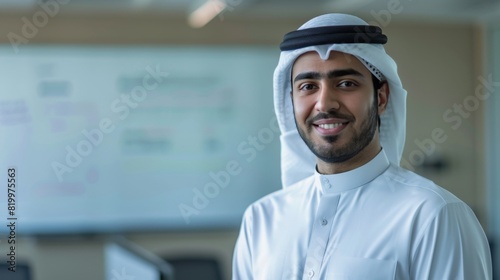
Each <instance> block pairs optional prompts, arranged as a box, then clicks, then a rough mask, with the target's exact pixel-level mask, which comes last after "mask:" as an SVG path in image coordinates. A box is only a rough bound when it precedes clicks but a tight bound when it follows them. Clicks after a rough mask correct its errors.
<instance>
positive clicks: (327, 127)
mask: <svg viewBox="0 0 500 280" xmlns="http://www.w3.org/2000/svg"><path fill="white" fill-rule="evenodd" d="M341 125H342V123H325V124H320V125H319V127H321V128H323V129H332V128H336V127H338V126H341Z"/></svg>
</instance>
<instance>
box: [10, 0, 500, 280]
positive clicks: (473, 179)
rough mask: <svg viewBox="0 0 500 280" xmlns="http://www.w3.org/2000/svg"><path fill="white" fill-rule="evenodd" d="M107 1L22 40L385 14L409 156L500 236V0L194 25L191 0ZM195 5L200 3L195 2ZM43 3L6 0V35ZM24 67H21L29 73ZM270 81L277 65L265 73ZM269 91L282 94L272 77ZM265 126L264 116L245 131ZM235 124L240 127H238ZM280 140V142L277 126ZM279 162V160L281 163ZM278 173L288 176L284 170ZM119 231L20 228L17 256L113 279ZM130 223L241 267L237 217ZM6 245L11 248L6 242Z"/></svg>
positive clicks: (250, 31) (216, 39)
mask: <svg viewBox="0 0 500 280" xmlns="http://www.w3.org/2000/svg"><path fill="white" fill-rule="evenodd" d="M49 2H50V1H49ZM68 2H69V1H68ZM89 2H90V1H89ZM104 2H105V4H98V3H96V2H94V1H92V3H94V4H84V3H83V2H82V1H75V2H74V3H73V2H69V3H68V4H60V5H59V6H60V11H59V12H58V13H57V14H55V15H54V16H53V17H52V16H51V17H49V20H48V22H47V24H46V25H44V26H43V27H40V28H38V31H37V32H36V34H35V35H34V36H33V37H32V38H28V42H26V43H22V44H20V45H19V49H20V50H21V51H22V50H23V48H30V47H37V46H42V45H43V46H49V47H50V46H54V47H60V46H70V47H71V46H73V47H75V46H76V47H96V46H97V47H103V46H104V47H117V48H120V47H124V46H126V47H134V48H142V47H144V48H145V49H146V48H151V47H153V48H171V47H180V48H184V47H186V46H210V47H214V48H219V47H220V48H228V47H230V48H240V47H245V48H252V47H255V48H269V49H272V48H277V46H278V44H279V42H280V41H281V39H282V36H283V34H284V33H286V32H288V31H290V30H293V29H295V28H297V27H298V26H299V25H300V24H302V23H303V22H304V21H306V20H308V19H309V18H311V17H313V16H315V15H318V14H321V13H327V12H349V13H353V14H355V15H359V16H361V17H363V18H364V19H366V20H367V21H368V22H371V23H375V24H377V25H379V26H381V27H382V28H383V30H384V33H386V34H387V35H388V37H389V42H388V44H387V45H386V50H387V52H388V53H389V54H390V55H391V56H392V57H393V58H394V59H395V61H396V62H397V63H398V71H399V73H400V76H401V79H402V82H403V85H404V86H405V88H406V89H407V91H408V117H407V119H408V121H407V138H406V147H405V153H404V156H403V159H404V162H403V166H405V167H407V168H410V169H414V170H415V171H416V172H418V173H420V174H422V175H424V176H426V177H429V178H431V179H432V180H434V181H435V182H436V183H438V184H439V185H441V186H443V187H444V188H446V189H448V190H450V191H451V192H452V193H454V194H455V195H457V196H458V197H459V198H461V199H462V200H464V201H465V202H466V203H467V204H469V205H470V206H471V207H472V209H473V210H474V211H475V213H476V215H477V216H478V218H479V220H480V222H481V223H482V225H483V226H484V228H485V230H486V232H487V233H488V235H489V237H490V238H491V239H492V241H494V242H495V241H496V242H497V243H498V238H499V237H500V230H499V228H500V222H499V221H498V219H499V217H500V215H494V213H499V209H498V207H497V206H496V205H495V202H496V201H497V200H498V194H499V191H498V188H500V187H499V185H500V179H499V177H498V176H499V175H498V164H499V163H498V162H499V156H500V153H499V149H498V148H497V147H495V143H499V142H498V141H499V140H500V135H499V133H500V132H499V130H498V122H499V120H500V118H499V115H498V110H499V109H500V101H499V99H498V97H496V96H495V95H497V94H498V85H495V84H494V83H493V85H492V86H490V87H486V86H484V80H486V81H488V77H491V79H492V80H493V81H500V70H499V68H500V60H499V56H498V54H497V52H495V49H498V46H500V36H499V35H498V34H499V32H500V31H499V29H500V28H499V22H498V20H496V18H498V15H500V9H499V4H498V3H496V2H494V1H491V2H487V1H484V2H481V3H479V4H475V3H476V2H473V1H462V2H461V3H458V4H457V3H456V2H452V1H448V2H447V4H449V6H446V5H445V4H440V5H442V6H433V5H435V4H434V3H430V4H429V3H427V5H428V6H429V8H427V9H426V8H424V6H425V5H424V4H426V3H424V2H426V1H422V3H420V4H419V3H416V1H415V3H414V2H412V1H400V2H395V1H381V2H380V3H379V2H375V1H373V2H370V1H366V2H363V1H360V2H357V3H358V6H356V7H348V6H345V4H342V5H341V4H340V3H339V4H338V6H336V5H335V2H331V3H330V4H328V5H325V4H324V3H325V2H324V1H314V3H315V4H314V7H312V6H311V4H308V5H306V6H303V5H300V4H299V3H298V2H297V3H294V4H287V3H288V2H284V1H275V2H273V1H272V2H273V3H275V4H265V3H263V2H262V1H261V2H259V1H248V2H245V1H232V2H231V1H228V2H227V5H228V6H227V7H226V10H225V11H224V12H223V13H222V14H221V15H219V16H216V17H215V18H214V19H212V20H211V21H210V22H209V23H208V24H206V26H203V27H201V28H193V27H192V26H190V25H189V24H188V22H187V20H186V18H187V15H188V13H189V11H190V10H191V7H185V6H182V5H181V4H179V2H178V3H176V2H175V1H172V6H165V7H162V8H156V9H154V8H153V9H151V8H148V6H147V4H142V5H143V6H141V5H138V4H134V3H139V1H129V2H127V3H128V4H118V3H117V1H104ZM252 2H253V3H252ZM382 2H383V3H382ZM46 3H47V1H46ZM61 3H62V1H61ZM87 3H88V2H87ZM231 3H232V4H231ZM397 3H399V4H398V5H396V4H397ZM78 5H80V6H79V7H77V6H78ZM193 7H196V4H195V3H193ZM450 7H452V8H450ZM176 9H178V10H176ZM40 10H41V8H40V6H37V5H36V4H33V5H32V6H30V4H29V3H28V4H26V6H24V7H16V6H15V5H14V6H12V7H6V8H5V9H1V16H0V33H1V34H2V36H1V37H0V40H1V41H0V42H1V43H2V44H4V46H7V47H10V46H11V41H10V40H9V37H8V36H7V35H8V34H9V32H15V33H17V34H22V27H23V24H24V22H23V20H22V18H23V17H26V18H28V19H31V18H32V17H33V15H34V14H35V13H36V12H37V11H40ZM173 10H175V11H173ZM495 46H496V48H495ZM275 61H277V58H276V59H275ZM2 67H4V68H5V65H3V66H2ZM241 67H242V68H244V67H245V65H241ZM235 71H236V69H235ZM22 75H23V74H22V73H19V81H20V83H22V81H23V77H22ZM491 79H490V80H491ZM270 81H271V77H269V80H268V81H265V83H270ZM259 82H260V81H259ZM269 85H270V84H269ZM480 85H483V90H485V91H482V93H483V95H481V96H483V97H484V96H486V94H485V92H486V93H488V92H489V93H490V94H489V95H488V97H486V98H484V100H482V99H479V98H478V97H477V96H478V95H476V92H477V88H478V86H480ZM490 89H491V90H490ZM267 94H268V95H269V96H271V95H272V91H271V88H268V90H267ZM0 95H1V96H2V99H3V98H5V97H10V96H9V93H6V92H1V93H0ZM474 97H476V99H474ZM476 101H477V102H476ZM262 102H267V103H266V105H264V106H266V108H272V104H271V103H270V102H272V98H267V99H264V100H263V101H262ZM456 104H458V105H462V107H463V108H465V110H466V111H465V114H464V115H461V114H460V113H457V111H456V109H455V108H456V106H457V105H456ZM476 104H477V105H476ZM467 108H468V109H467ZM254 113H255V114H256V115H257V114H261V112H254ZM268 115H269V114H268ZM269 116H270V115H269ZM248 118H252V116H248ZM436 129H438V130H440V131H442V133H444V134H445V135H446V136H447V138H446V140H445V141H432V142H433V144H432V145H431V146H432V151H430V150H429V149H431V146H429V145H430V144H428V143H430V142H429V141H428V140H429V139H431V140H432V137H433V131H436ZM256 132H258V127H257V128H254V129H253V130H251V131H247V132H246V134H244V135H247V134H248V135H251V134H255V133H256ZM226 136H227V137H230V134H226ZM1 137H5V136H3V135H2V136H1ZM438 142H439V143H438ZM270 145H273V147H278V143H277V138H275V139H274V140H273V142H272V143H270ZM257 156H259V154H257ZM260 156H262V155H260ZM3 164H6V165H8V164H9V162H5V163H4V162H2V165H3ZM255 164H256V163H255ZM274 168H276V170H278V168H279V167H276V166H275V167H274ZM274 175H275V176H276V178H278V180H279V174H274ZM20 176H21V175H20ZM22 176H28V175H22ZM258 176H259V174H255V177H258ZM266 176H273V174H266ZM20 180H22V177H21V178H20ZM20 184H21V183H20ZM21 187H22V185H21ZM277 188H279V186H269V190H270V191H272V190H274V189H277ZM19 203H22V200H21V201H20V202H19ZM21 205H22V204H21ZM92 207H93V206H92V205H89V208H92ZM61 211H64V209H61ZM0 217H4V216H0ZM19 223H20V224H21V221H19ZM110 233H122V232H112V231H111V232H110ZM108 234H109V233H106V232H104V233H103V232H96V233H92V232H90V233H89V232H85V234H79V233H74V234H57V233H54V234H49V235H44V236H37V235H28V236H22V235H21V236H18V240H17V243H18V246H17V251H16V254H17V260H19V261H23V260H24V261H26V262H28V263H29V264H30V266H31V268H32V270H33V274H34V277H35V278H34V279H39V280H44V279H55V280H57V279H103V277H104V272H103V271H104V256H103V246H104V244H105V242H106V237H107V235H108ZM123 234H124V235H125V236H126V237H127V238H128V239H129V240H131V241H133V242H136V243H137V244H140V245H141V246H143V247H144V248H146V249H147V250H149V251H151V252H153V253H155V254H157V255H160V256H165V257H168V256H178V255H201V256H215V257H217V258H219V259H220V261H221V264H222V266H223V271H224V274H225V276H226V279H230V271H231V257H232V250H233V246H234V243H235V240H236V237H237V234H238V228H237V226H224V227H214V228H210V227H206V228H204V229H180V230H167V229H160V230H151V229H150V230H147V231H142V230H141V229H140V228H137V229H135V230H132V231H126V232H125V233H123ZM2 239H4V238H2ZM4 240H5V239H4ZM2 242H3V241H2ZM494 244H495V243H494ZM1 248H2V250H1V252H2V254H3V253H4V251H5V250H4V249H3V248H4V247H1ZM495 267H499V265H498V264H497V265H496V266H495Z"/></svg>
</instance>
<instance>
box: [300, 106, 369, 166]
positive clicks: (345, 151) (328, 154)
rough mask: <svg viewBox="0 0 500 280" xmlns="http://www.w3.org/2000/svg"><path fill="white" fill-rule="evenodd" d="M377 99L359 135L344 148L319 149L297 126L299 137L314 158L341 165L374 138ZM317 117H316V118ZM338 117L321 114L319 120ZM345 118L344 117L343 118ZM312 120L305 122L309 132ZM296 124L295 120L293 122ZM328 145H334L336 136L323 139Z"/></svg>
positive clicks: (356, 134)
mask: <svg viewBox="0 0 500 280" xmlns="http://www.w3.org/2000/svg"><path fill="white" fill-rule="evenodd" d="M377 103H378V101H377V98H375V100H374V102H373V105H372V106H371V108H370V112H369V115H368V118H367V119H366V120H365V121H364V122H363V123H362V124H361V131H360V133H359V134H358V133H356V132H355V135H354V137H353V139H352V141H351V142H349V143H347V144H346V145H345V146H343V147H340V148H338V149H326V148H321V147H319V145H315V144H314V143H313V142H312V141H311V140H310V139H308V138H307V136H306V133H305V132H304V131H303V130H302V129H301V128H300V127H299V126H298V125H297V130H298V132H299V135H300V137H301V138H302V140H304V142H305V143H306V145H307V146H308V147H309V149H310V150H311V151H312V152H313V154H314V155H316V157H318V158H319V159H321V160H322V161H324V162H328V163H342V162H345V161H347V160H349V159H351V158H353V157H354V156H355V155H357V154H358V153H359V152H361V151H362V150H363V149H364V148H365V147H366V146H368V144H370V142H371V141H372V140H373V137H374V136H375V131H376V130H377V127H378V125H377V122H378V112H377V111H378V109H377ZM316 117H318V116H316ZM335 117H339V114H337V113H336V112H329V113H328V114H322V116H321V118H335ZM344 118H345V117H344ZM312 122H313V121H312V120H309V119H308V120H306V125H307V129H308V130H309V132H311V131H312ZM295 123H296V124H297V120H295ZM323 139H325V140H326V141H327V142H329V143H335V142H336V141H337V139H338V135H334V136H326V137H323Z"/></svg>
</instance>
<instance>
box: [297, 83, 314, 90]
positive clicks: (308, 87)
mask: <svg viewBox="0 0 500 280" xmlns="http://www.w3.org/2000/svg"><path fill="white" fill-rule="evenodd" d="M299 89H300V90H313V89H314V85H313V84H303V85H301V86H300V87H299Z"/></svg>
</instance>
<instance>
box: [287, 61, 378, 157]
mask: <svg viewBox="0 0 500 280" xmlns="http://www.w3.org/2000/svg"><path fill="white" fill-rule="evenodd" d="M384 90H386V91H387V94H382V96H381V95H380V94H378V97H379V98H377V99H378V100H377V101H378V103H377V101H376V98H375V95H374V93H375V89H374V88H373V81H372V76H371V73H370V71H369V70H368V69H367V68H366V67H365V66H364V65H363V64H362V63H361V62H360V61H359V60H358V59H357V58H356V57H354V56H352V55H348V54H345V53H340V52H331V53H330V57H329V58H328V59H327V60H322V59H321V58H320V56H319V55H318V54H317V53H316V52H308V53H305V54H303V55H301V56H300V57H299V58H297V60H296V61H295V63H294V65H293V68H292V101H293V106H294V114H295V122H296V124H297V129H298V131H299V134H300V136H301V137H302V139H303V140H304V141H305V143H306V144H307V145H308V147H309V148H310V149H311V151H312V152H313V153H314V154H315V155H316V156H317V157H318V158H319V159H320V160H322V161H323V162H326V163H344V162H347V161H349V160H350V159H352V158H353V157H355V156H356V155H358V157H359V156H360V154H361V156H362V155H363V153H365V154H367V155H368V154H371V155H373V154H374V153H375V155H376V153H378V151H379V150H380V146H379V142H378V132H377V117H378V115H379V114H381V113H382V112H383V110H384V108H385V104H386V103H387V97H388V90H387V86H386V85H384V86H383V87H382V91H384ZM374 136H376V137H374ZM367 147H368V148H367ZM374 149H377V150H376V151H374Z"/></svg>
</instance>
